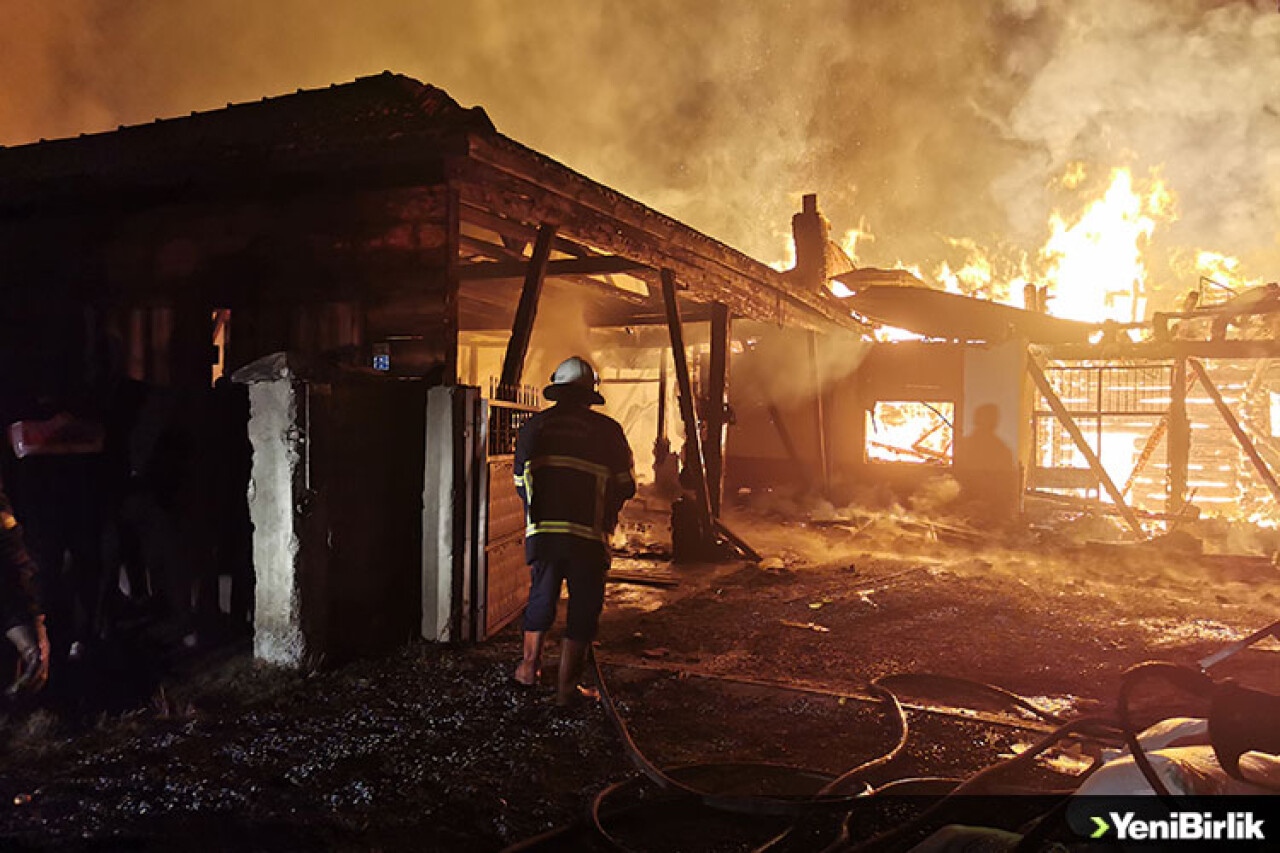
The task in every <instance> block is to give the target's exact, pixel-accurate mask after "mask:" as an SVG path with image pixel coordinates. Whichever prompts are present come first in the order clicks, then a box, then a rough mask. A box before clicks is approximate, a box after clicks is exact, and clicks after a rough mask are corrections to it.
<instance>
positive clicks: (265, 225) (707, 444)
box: [0, 73, 862, 664]
mask: <svg viewBox="0 0 1280 853" xmlns="http://www.w3.org/2000/svg"><path fill="white" fill-rule="evenodd" d="M812 213H813V214H814V215H816V208H815V209H814V211H812ZM810 218H812V216H811V217H810ZM819 254H821V249H819ZM809 256H810V257H812V253H810V254H809ZM0 259H2V261H0V264H2V265H0V291H2V296H3V298H2V299H0V323H2V324H3V326H2V332H0V358H2V359H3V369H2V370H0V385H2V387H0V395H2V396H0V409H2V411H0V414H2V415H3V417H4V422H5V423H6V424H7V423H10V422H12V421H15V420H19V419H21V418H22V417H26V416H28V413H29V411H30V410H31V406H32V405H34V403H35V401H38V400H43V401H44V402H45V403H46V404H48V405H51V406H53V407H54V408H56V407H57V406H58V405H59V403H58V401H60V400H63V399H71V398H75V397H78V396H79V397H83V396H85V395H87V396H89V397H93V396H94V394H97V398H96V399H97V400H98V403H99V404H100V405H105V406H107V407H108V408H109V407H110V404H109V402H108V403H103V402H102V400H103V399H108V398H110V397H111V394H112V393H114V392H113V390H112V389H116V388H119V387H120V383H121V382H122V381H130V382H133V383H141V384H144V385H145V386H147V387H148V388H151V389H156V390H158V391H159V390H162V391H163V395H164V397H165V399H166V401H167V402H166V406H167V411H168V412H169V413H170V418H171V420H172V421H174V422H183V423H185V424H186V426H187V428H188V429H187V434H188V437H189V441H188V443H187V448H186V449H187V456H188V457H189V460H190V463H191V464H190V465H189V466H188V469H189V470H188V474H189V476H188V481H189V485H188V486H187V487H186V488H187V491H188V492H189V493H205V494H206V497H207V493H208V489H202V488H201V486H200V484H201V483H202V482H203V481H207V480H208V479H209V478H211V477H221V479H222V480H226V479H227V478H228V477H231V479H232V480H233V481H234V479H235V476H236V475H235V473H234V469H235V466H234V465H233V464H232V463H231V462H230V461H228V459H226V458H222V456H221V455H220V454H222V455H225V454H230V453H232V452H233V451H232V450H228V449H227V448H228V447H232V448H234V447H235V446H236V445H237V442H236V440H235V437H234V435H233V436H232V438H231V439H230V440H228V439H226V437H225V434H224V435H223V438H222V440H213V439H210V438H209V437H208V435H207V434H206V433H207V431H208V430H207V428H208V424H210V423H211V422H214V421H217V420H218V418H216V417H212V416H211V411H212V409H211V406H214V404H211V403H210V402H209V400H210V398H211V395H212V394H213V390H211V389H214V386H216V388H217V389H221V390H222V392H223V393H224V394H234V393H235V392H233V391H228V390H227V388H226V386H227V381H226V378H227V377H233V378H234V380H235V382H236V383H237V384H238V385H240V386H247V388H248V398H249V403H250V411H251V414H250V415H249V416H248V423H247V435H248V438H249V440H250V443H251V444H252V448H253V462H252V473H251V475H250V474H249V472H248V471H245V472H244V474H243V475H242V476H241V478H240V480H239V482H238V483H237V482H232V483H231V485H230V487H228V488H226V489H223V491H221V492H220V493H219V494H221V495H223V497H224V498H225V501H224V503H223V504H221V505H210V504H209V502H208V500H207V499H205V500H192V501H190V502H187V503H185V504H181V505H180V506H179V507H178V508H177V509H176V510H174V513H175V518H174V520H173V521H172V525H171V526H172V528H173V530H172V531H171V532H172V533H173V535H172V536H171V537H170V538H171V539H174V540H176V541H177V544H176V545H175V546H174V547H175V548H176V549H177V550H176V552H175V555H174V556H173V558H174V559H178V560H185V559H189V560H199V559H208V560H215V559H217V554H216V552H217V547H216V540H217V534H216V532H211V531H210V527H211V526H213V527H216V526H217V523H216V522H215V521H213V519H217V518H219V517H222V516H224V515H225V514H226V513H228V512H230V511H231V510H230V508H229V506H228V505H227V502H231V503H236V502H239V503H241V504H244V503H245V500H246V499H245V498H244V497H243V496H244V495H245V494H246V493H247V495H248V497H247V508H248V512H249V514H250V515H251V517H252V524H253V544H252V556H253V559H252V563H253V570H254V574H255V576H256V593H255V595H256V606H255V627H256V637H255V649H256V652H257V654H258V655H259V656H261V657H264V658H267V659H270V660H275V661H280V662H285V663H295V664H296V663H302V662H305V661H316V660H321V659H323V660H329V661H333V660H340V659H342V658H344V657H347V656H350V655H353V654H363V653H367V652H371V651H376V650H379V649H383V648H386V647H388V646H390V645H393V644H395V643H398V642H401V641H403V640H406V639H408V638H410V637H412V636H415V635H422V636H425V637H427V638H429V639H433V640H471V639H481V638H483V637H485V636H488V635H489V634H491V633H493V632H494V631H496V630H497V629H499V628H500V627H501V626H502V625H503V624H505V623H506V622H508V621H509V620H510V619H511V618H512V617H513V616H514V615H515V614H516V613H518V611H519V608H520V606H521V604H522V598H523V593H524V586H525V583H526V576H525V572H524V570H523V557H522V554H521V547H520V544H521V538H522V536H523V517H522V513H521V512H520V508H519V505H518V503H517V502H516V498H515V495H514V493H513V492H512V490H511V488H510V482H511V477H510V456H509V454H510V452H511V450H512V446H511V441H512V438H513V435H514V428H515V427H516V426H518V424H519V422H520V420H521V418H522V417H523V416H524V413H525V412H527V411H528V410H530V409H531V408H533V407H534V406H535V405H536V393H535V394H533V395H532V396H531V395H530V392H529V390H528V389H527V388H522V385H523V383H525V382H526V381H533V382H538V381H539V380H541V379H542V378H543V377H542V376H541V375H535V376H532V377H530V375H529V371H528V370H526V361H527V360H528V358H529V353H530V347H531V339H532V338H534V337H535V336H536V334H537V330H538V329H539V328H541V325H542V324H552V325H554V322H555V321H556V320H557V318H560V319H563V318H565V317H567V316H569V315H572V318H573V320H574V324H575V327H576V334H577V335H578V337H576V338H574V337H569V338H566V339H565V340H563V341H559V342H558V343H560V344H562V345H566V346H567V345H568V344H569V343H571V342H576V343H582V344H583V345H585V346H589V347H591V348H592V349H593V350H594V351H595V352H597V353H613V354H616V355H617V358H616V359H614V358H610V357H606V358H604V359H603V362H602V364H601V365H600V367H601V368H602V372H603V375H604V380H605V382H606V383H610V382H613V383H616V387H617V388H618V389H621V390H620V391H619V393H620V394H621V393H622V391H623V390H625V388H626V385H627V383H634V384H643V385H644V386H645V387H646V388H648V389H649V390H648V391H647V392H646V393H647V394H648V395H649V396H648V397H647V398H645V399H644V402H645V403H646V407H645V408H646V409H647V408H648V407H649V405H648V404H652V405H653V406H656V408H657V409H659V410H662V409H663V408H664V406H665V403H666V401H667V398H668V397H671V400H672V408H673V410H674V409H676V408H677V407H678V410H679V413H680V419H679V420H680V426H681V427H682V429H683V433H684V434H685V435H686V436H688V437H690V439H689V440H687V441H686V444H688V445H689V446H688V447H686V449H685V455H686V462H687V463H688V464H689V467H690V468H691V469H692V470H693V471H694V472H695V473H696V474H697V477H696V478H695V479H696V488H695V489H694V494H695V496H696V504H697V507H698V510H699V512H700V513H701V514H702V516H703V517H704V522H705V529H706V530H709V531H714V530H715V521H714V519H715V516H716V515H717V514H718V513H719V507H720V495H721V489H722V485H721V484H722V482H723V480H724V478H725V467H726V466H725V453H724V436H725V430H726V425H727V421H728V420H729V416H728V414H727V408H726V406H725V399H726V387H727V381H728V365H729V361H730V352H731V351H738V352H741V351H742V350H743V348H744V345H745V344H746V343H753V342H754V341H755V340H756V339H757V338H763V337H768V336H770V335H782V336H784V337H786V336H792V337H794V338H795V339H796V340H797V341H800V342H801V343H800V345H801V346H808V347H809V348H810V350H812V351H814V352H816V351H817V349H818V348H822V347H837V348H838V347H840V346H845V345H848V346H850V347H854V346H856V345H857V344H858V332H859V331H860V329H861V328H862V327H861V325H860V324H859V323H858V322H857V321H856V320H854V319H853V318H851V317H850V314H849V312H848V310H847V309H846V308H844V307H843V306H841V305H840V303H839V302H838V301H837V300H834V299H833V298H832V297H831V296H830V294H829V293H828V292H826V289H825V287H824V285H825V282H826V274H825V272H824V271H823V270H822V269H820V267H821V266H822V264H821V262H819V263H818V264H817V266H818V267H819V269H816V270H810V271H808V272H805V271H803V270H802V271H801V272H800V273H799V274H797V273H795V272H793V273H788V274H784V273H781V272H779V271H777V270H775V269H773V268H771V267H769V266H767V265H765V264H763V263H761V262H758V261H756V260H753V259H751V258H749V257H747V256H746V255H744V254H742V253H740V252H738V251H735V250H734V249H732V248H730V247H728V246H726V245H724V244H722V243H720V242H717V241H716V240H714V239H712V238H710V237H708V236H707V235H705V234H702V233H699V232H698V231H696V230H694V229H693V228H690V227H688V226H686V225H684V224H682V223H680V222H678V221H676V220H674V219H671V218H670V217H667V216H664V215H662V214H661V213H658V212H656V211H654V210H651V209H650V208H648V207H646V206H644V205H643V204H641V203H640V202H637V201H635V200H633V199H631V198H628V197H626V196H624V195H622V194H620V193H618V192H615V191H613V190H611V189H610V188H608V187H606V186H603V185H601V184H599V183H596V182H594V181H592V180H590V179H589V178H586V177H584V176H583V175H581V174H578V173H577V172H574V171H573V170H572V169H570V168H568V167H566V166H564V165H562V164H560V163H558V162H556V161H555V160H553V159H551V158H549V157H547V156H544V155H542V154H539V153H538V152H536V151H534V150H532V149H530V148H527V147H525V146H523V145H521V144H520V143H518V142H516V141H514V140H512V139H509V138H507V137H506V136H503V135H502V134H501V133H499V132H498V131H497V130H495V128H494V126H493V124H492V122H491V121H490V119H489V117H488V116H487V115H486V114H485V112H484V111H483V110H482V109H479V108H470V109H466V108H463V107H461V106H459V105H458V104H457V103H456V102H455V101H454V100H453V99H452V98H450V97H449V96H448V95H447V94H446V93H445V92H443V91H441V90H440V89H438V88H435V87H432V86H430V85H424V84H422V83H420V82H418V81H416V80H413V79H410V78H407V77H404V76H400V75H396V74H391V73H384V74H380V75H377V76H371V77H366V78H361V79H358V80H356V81H354V82H350V83H346V84H341V85H334V86H330V87H328V88H324V89H317V90H308V91H302V90H300V91H298V92H297V93H295V94H289V95H284V96H280V97H272V98H264V99H262V100H261V101H260V102H250V103H242V104H234V105H231V104H229V105H228V106H227V107H226V108H225V109H218V110H213V111H210V112H200V113H192V114H191V115H190V116H184V117H179V118H173V119H157V120H156V121H154V122H152V123H149V124H145V125H137V126H129V127H121V128H120V129H118V130H116V131H113V132H107V133H99V134H90V135H82V136H80V137H79V138H70V139H60V140H53V141H43V140H42V141H41V142H39V143H34V144H30V145H22V146H17V147H10V148H7V149H3V150H0ZM810 336H813V339H811V338H810ZM551 337H552V338H554V337H555V336H554V334H553V335H551ZM748 337H750V338H751V341H748V340H747V339H748ZM815 341H817V343H815ZM805 342H807V343H805ZM534 343H535V349H536V341H535V342H534ZM555 343H557V341H555V340H550V341H549V344H552V346H549V347H548V356H547V357H548V358H551V357H552V356H553V355H555V356H558V357H563V356H567V355H569V354H570V353H569V352H559V353H555V352H552V351H553V350H554V349H555V346H553V345H554V344H555ZM695 344H696V346H695ZM664 353H666V356H665V360H664ZM686 354H688V355H691V356H693V361H694V364H693V367H692V369H691V367H690V363H689V359H688V358H686ZM635 365H642V366H643V368H644V369H643V370H638V371H637V370H635V369H633V368H634V366H635ZM660 365H661V369H660V370H659V369H658V368H659V366H660ZM668 365H670V370H671V371H672V372H671V376H672V382H671V387H672V391H673V392H674V393H670V392H664V394H663V396H662V397H661V402H659V400H658V394H657V388H658V387H659V386H660V385H661V384H662V383H661V380H662V379H663V378H665V376H666V375H667V370H668V367H667V366H668ZM801 369H805V370H807V369H808V368H801ZM659 374H661V376H659ZM219 380H221V381H219ZM606 387H609V386H608V385H606ZM214 408H216V406H214ZM228 421H229V423H230V427H229V429H230V430H231V432H232V433H234V432H235V431H236V430H237V429H239V430H241V431H242V433H241V435H243V434H245V433H244V432H243V430H244V429H245V426H244V423H245V422H244V418H243V417H241V418H240V419H239V421H238V422H237V418H236V416H235V414H234V411H233V412H232V414H231V415H229V416H222V417H221V422H222V423H223V424H224V425H225V424H226V423H227V422H228ZM672 421H673V422H674V421H675V418H674V417H673V418H672ZM646 429H647V430H648V431H647V432H645V433H643V437H644V439H646V440H647V439H648V438H649V437H650V436H653V435H654V434H655V433H654V430H655V427H654V426H648V427H647V428H646ZM658 429H660V427H659V428H658ZM632 443H633V445H634V446H636V447H637V450H638V452H639V453H638V455H641V457H642V459H647V457H648V447H647V441H645V442H640V443H638V442H637V439H636V438H635V437H633V441H632ZM243 444H244V441H243V438H241V440H240V441H239V445H241V446H242V445H243ZM642 445H643V446H642ZM9 464H10V465H13V464H15V463H14V460H13V459H12V458H11V459H9ZM23 464H25V462H18V463H16V466H17V467H18V468H21V467H22V465H23ZM228 470H230V471H231V473H230V474H228V473H227V472H228ZM730 477H731V475H730ZM180 503H181V502H180ZM240 511H241V512H243V509H242V510H240ZM711 535H715V534H711ZM195 552H200V553H199V554H197V553H195Z"/></svg>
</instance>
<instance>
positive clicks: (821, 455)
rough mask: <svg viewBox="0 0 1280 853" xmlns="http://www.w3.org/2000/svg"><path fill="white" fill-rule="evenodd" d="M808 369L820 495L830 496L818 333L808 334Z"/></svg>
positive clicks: (829, 464) (824, 403)
mask: <svg viewBox="0 0 1280 853" xmlns="http://www.w3.org/2000/svg"><path fill="white" fill-rule="evenodd" d="M809 368H810V370H811V371H812V376H813V407H814V412H813V415H814V426H815V427H816V429H817V439H818V468H819V471H820V472H821V474H822V494H823V495H824V496H829V495H830V494H831V459H830V455H829V454H828V452H827V407H826V401H825V400H824V399H823V398H824V396H825V395H824V393H823V385H822V370H821V368H820V367H819V365H818V333H817V332H814V331H810V332H809Z"/></svg>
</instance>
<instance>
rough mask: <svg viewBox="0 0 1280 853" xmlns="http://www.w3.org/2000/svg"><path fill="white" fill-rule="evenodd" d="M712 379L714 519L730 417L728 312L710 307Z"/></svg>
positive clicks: (709, 384)
mask: <svg viewBox="0 0 1280 853" xmlns="http://www.w3.org/2000/svg"><path fill="white" fill-rule="evenodd" d="M710 373H711V375H710V376H709V377H707V379H708V382H707V411H706V414H707V495H708V498H709V500H710V504H711V515H712V516H713V517H715V518H719V517H720V504H721V501H722V499H723V495H724V440H725V427H727V426H728V421H729V419H728V417H727V416H726V410H725V391H726V390H727V388H728V381H729V309H728V308H727V307H726V306H725V305H723V304H722V303H720V302H713V303H712V304H711V364H710Z"/></svg>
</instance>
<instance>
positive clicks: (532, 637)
mask: <svg viewBox="0 0 1280 853" xmlns="http://www.w3.org/2000/svg"><path fill="white" fill-rule="evenodd" d="M546 639H547V632H546V631H525V632H524V656H523V657H522V658H521V660H520V665H519V666H517V667H516V681H518V682H520V683H521V684H524V685H526V686H528V687H533V686H534V685H535V684H537V683H538V675H539V674H540V673H541V672H542V644H543V642H544V641H545V640H546Z"/></svg>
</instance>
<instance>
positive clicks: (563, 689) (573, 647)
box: [556, 638, 590, 706]
mask: <svg viewBox="0 0 1280 853" xmlns="http://www.w3.org/2000/svg"><path fill="white" fill-rule="evenodd" d="M588 648H590V643H586V642H584V641H582V640H570V639H568V638H566V639H565V640H564V641H563V642H562V643H561V644H560V675H559V679H558V684H557V685H556V704H557V705H562V706H563V705H568V704H570V703H572V702H573V701H574V700H575V699H577V698H578V680H579V679H580V678H582V670H583V668H584V666H585V665H586V661H587V649H588Z"/></svg>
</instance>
